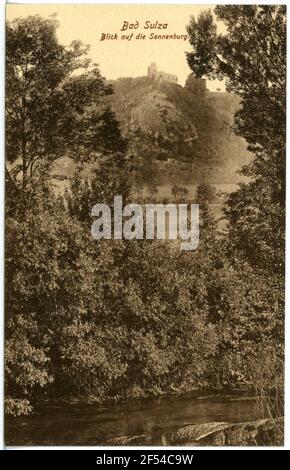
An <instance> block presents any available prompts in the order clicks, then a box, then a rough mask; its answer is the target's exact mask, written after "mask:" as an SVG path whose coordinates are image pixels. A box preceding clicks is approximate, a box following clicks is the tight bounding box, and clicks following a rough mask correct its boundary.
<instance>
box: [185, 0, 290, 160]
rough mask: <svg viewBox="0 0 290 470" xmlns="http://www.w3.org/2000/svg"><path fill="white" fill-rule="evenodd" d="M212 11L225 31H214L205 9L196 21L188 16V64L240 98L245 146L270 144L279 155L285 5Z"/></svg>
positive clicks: (282, 125) (238, 120)
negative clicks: (214, 79) (224, 84)
mask: <svg viewBox="0 0 290 470" xmlns="http://www.w3.org/2000/svg"><path fill="white" fill-rule="evenodd" d="M214 13H215V15H216V19H217V20H218V21H221V22H223V23H224V26H225V28H226V33H225V34H218V33H217V25H216V23H215V21H214V17H213V15H212V13H211V12H210V11H204V12H202V13H201V14H200V16H199V18H198V21H196V20H195V19H194V17H192V18H191V21H190V24H189V25H188V27H187V30H188V33H189V39H190V44H191V46H192V48H193V51H192V52H189V53H187V61H188V64H189V66H190V68H191V69H192V71H193V72H194V74H195V75H196V77H202V76H206V77H208V78H219V79H222V78H224V79H225V80H226V87H227V90H228V91H232V92H234V93H236V94H237V95H239V96H240V97H241V108H240V111H239V112H238V113H237V115H236V130H237V132H238V133H239V134H240V135H242V136H243V137H245V139H246V140H247V142H249V144H252V145H254V146H259V147H262V148H264V149H266V148H268V147H269V144H272V145H273V144H274V143H275V144H276V145H279V147H280V151H281V150H282V149H283V146H284V141H285V124H286V121H285V110H286V107H285V106H286V101H285V96H286V95H285V93H286V7H285V5H232V6H230V5H226V6H224V5H218V6H217V7H216V8H215V9H214ZM281 146H282V147H281ZM277 150H278V149H277ZM284 150H285V149H284ZM279 157H280V159H282V158H283V155H282V154H281V153H280V155H279Z"/></svg>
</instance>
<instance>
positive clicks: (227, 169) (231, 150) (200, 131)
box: [108, 77, 250, 185]
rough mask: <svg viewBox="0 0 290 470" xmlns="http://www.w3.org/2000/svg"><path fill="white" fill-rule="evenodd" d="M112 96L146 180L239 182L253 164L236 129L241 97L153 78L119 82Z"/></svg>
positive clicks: (130, 148) (185, 182) (140, 171)
mask: <svg viewBox="0 0 290 470" xmlns="http://www.w3.org/2000/svg"><path fill="white" fill-rule="evenodd" d="M113 89H114V93H113V95H111V96H110V97H108V99H109V101H110V104H111V106H112V108H113V110H114V111H115V113H116V115H117V118H118V120H119V122H120V125H121V129H122V131H123V133H124V135H125V136H126V137H127V138H128V141H129V151H130V152H131V153H132V154H133V155H135V156H137V157H138V161H139V170H138V172H139V176H140V173H141V175H142V177H141V179H143V182H144V183H146V181H147V182H151V183H152V178H153V179H154V182H155V184H157V185H166V184H172V183H175V184H176V183H178V184H199V183H200V182H201V181H207V182H210V183H213V184H229V183H230V184H234V183H237V182H238V181H239V179H240V176H238V175H236V171H237V169H239V168H240V167H241V166H242V165H244V164H246V163H248V161H249V159H250V154H249V152H247V147H246V142H245V141H244V140H243V139H242V138H240V137H238V136H236V135H235V134H234V133H233V131H232V130H231V126H232V125H233V120H234V113H235V111H236V110H237V109H238V106H239V100H238V98H237V97H236V96H235V95H233V94H229V93H221V92H219V93H210V92H203V93H201V92H200V91H198V90H195V89H194V87H191V86H190V80H189V81H188V82H187V85H186V86H185V87H182V86H180V85H177V84H175V83H169V82H165V81H163V82H158V81H154V80H150V79H149V78H148V77H139V78H120V79H118V80H117V81H115V82H114V83H113Z"/></svg>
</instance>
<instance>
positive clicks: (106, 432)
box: [5, 394, 258, 445]
mask: <svg viewBox="0 0 290 470" xmlns="http://www.w3.org/2000/svg"><path fill="white" fill-rule="evenodd" d="M257 417H258V416H257V414H256V407H255V399H254V398H241V397H230V396H211V397H200V398H196V397H194V396H193V395H192V394H186V395H182V396H167V397H162V398H158V399H148V400H146V401H145V400H143V401H137V400H135V401H132V400H131V401H128V402H127V403H123V404H117V405H111V406H110V407H101V406H98V405H96V404H77V405H63V404H62V405H58V406H56V405H55V404H53V405H50V406H49V405H47V404H46V405H43V406H41V407H39V408H38V410H37V412H35V413H34V414H32V415H30V416H25V417H17V418H9V419H7V420H6V423H5V431H6V432H5V436H6V439H5V441H6V445H102V444H106V443H108V442H109V441H110V439H112V438H116V437H119V436H143V435H145V436H147V438H146V437H145V438H144V445H146V444H149V445H162V443H164V436H165V440H166V442H170V439H169V437H170V435H171V434H172V432H174V431H175V430H176V429H178V428H180V427H182V426H186V425H188V424H197V423H205V422H211V421H230V422H242V421H248V420H252V419H255V418H257ZM162 436H163V437H162ZM141 439H142V438H141Z"/></svg>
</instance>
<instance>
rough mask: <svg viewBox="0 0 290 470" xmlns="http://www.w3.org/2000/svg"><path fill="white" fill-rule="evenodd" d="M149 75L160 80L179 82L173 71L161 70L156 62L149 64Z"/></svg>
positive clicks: (152, 78)
mask: <svg viewBox="0 0 290 470" xmlns="http://www.w3.org/2000/svg"><path fill="white" fill-rule="evenodd" d="M147 76H148V78H150V79H151V80H158V81H161V82H163V81H166V82H171V83H178V78H177V75H174V74H173V73H166V72H162V71H161V70H158V69H157V65H156V63H155V62H152V64H151V65H149V67H148V70H147Z"/></svg>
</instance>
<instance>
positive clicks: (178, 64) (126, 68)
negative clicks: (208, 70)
mask: <svg viewBox="0 0 290 470" xmlns="http://www.w3.org/2000/svg"><path fill="white" fill-rule="evenodd" d="M6 8H7V19H8V20H9V21H10V20H13V19H15V18H17V17H25V16H28V15H35V14H39V15H41V16H43V17H48V16H49V15H52V14H54V13H56V14H57V19H58V21H59V28H58V38H59V41H60V43H62V44H64V45H69V44H70V43H71V42H72V41H73V40H76V39H77V40H81V41H82V42H83V43H84V44H89V45H90V51H89V54H88V56H89V57H90V58H91V59H92V60H93V61H94V62H96V63H98V64H99V66H100V70H101V73H102V74H103V75H104V76H105V77H106V78H107V79H116V78H119V77H139V76H143V75H146V74H147V67H148V65H150V63H151V62H156V63H157V66H158V69H159V70H163V71H164V72H168V73H173V74H175V75H177V76H178V82H179V83H180V84H181V85H184V82H185V80H186V78H187V76H188V75H189V73H190V69H189V67H188V65H187V62H186V58H185V54H184V53H185V51H190V49H191V48H190V44H189V42H188V40H186V41H184V40H178V39H171V40H150V39H148V37H149V34H150V33H151V32H153V33H154V34H174V33H176V34H177V35H185V34H187V32H186V25H187V24H188V22H189V18H190V16H191V15H194V16H197V15H198V14H199V13H200V11H201V10H204V9H208V8H213V6H212V5H208V6H207V5H200V6H199V5H148V4H147V5H118V4H117V5H84V4H83V5H21V4H8V5H7V6H6ZM123 21H127V22H129V23H134V24H135V23H136V21H138V22H139V27H138V29H130V30H129V29H128V30H127V31H120V30H121V27H122V25H123ZM145 21H150V23H155V22H156V21H157V22H158V23H162V24H166V23H167V24H168V27H167V29H147V30H145V29H144V28H143V27H144V25H145ZM132 32H133V33H134V36H133V38H132V39H131V41H127V40H121V36H122V35H129V34H131V33H132ZM102 33H105V34H107V33H109V34H115V33H117V35H118V39H117V40H104V41H100V38H101V35H102ZM138 33H141V34H146V36H147V38H146V39H145V40H141V39H140V40H137V39H136V36H137V34H138ZM207 87H208V88H209V89H210V90H212V91H214V90H215V89H216V88H217V87H220V88H223V85H222V84H220V83H219V82H217V81H214V82H209V81H207Z"/></svg>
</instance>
